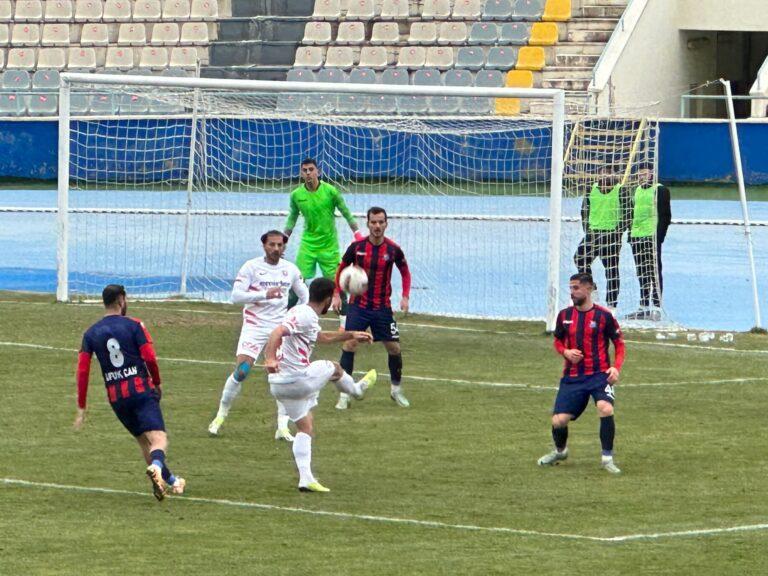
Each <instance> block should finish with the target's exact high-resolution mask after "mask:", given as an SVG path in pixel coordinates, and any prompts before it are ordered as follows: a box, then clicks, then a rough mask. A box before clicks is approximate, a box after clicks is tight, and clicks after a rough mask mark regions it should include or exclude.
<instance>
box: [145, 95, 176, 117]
mask: <svg viewBox="0 0 768 576" xmlns="http://www.w3.org/2000/svg"><path fill="white" fill-rule="evenodd" d="M147 104H148V110H147V112H148V113H149V114H183V113H184V106H183V105H182V104H181V102H179V101H176V100H174V98H173V97H172V96H171V95H168V96H166V98H164V99H163V100H159V99H156V98H147Z"/></svg>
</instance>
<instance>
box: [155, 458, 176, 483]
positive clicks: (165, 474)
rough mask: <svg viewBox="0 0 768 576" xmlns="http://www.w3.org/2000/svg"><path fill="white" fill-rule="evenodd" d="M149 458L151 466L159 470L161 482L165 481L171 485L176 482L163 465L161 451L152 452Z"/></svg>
mask: <svg viewBox="0 0 768 576" xmlns="http://www.w3.org/2000/svg"><path fill="white" fill-rule="evenodd" d="M149 457H150V458H152V464H153V465H155V466H157V467H159V468H160V470H161V472H162V474H163V480H165V481H166V483H168V484H173V483H174V482H176V477H175V476H174V475H173V474H172V473H171V471H170V470H169V469H168V467H167V466H166V465H165V452H163V451H162V450H152V452H150V453H149Z"/></svg>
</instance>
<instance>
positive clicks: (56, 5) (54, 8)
mask: <svg viewBox="0 0 768 576" xmlns="http://www.w3.org/2000/svg"><path fill="white" fill-rule="evenodd" d="M73 16H74V9H73V7H72V1H71V0H48V1H47V2H46V3H45V20H46V21H48V22H69V21H70V20H72V17H73Z"/></svg>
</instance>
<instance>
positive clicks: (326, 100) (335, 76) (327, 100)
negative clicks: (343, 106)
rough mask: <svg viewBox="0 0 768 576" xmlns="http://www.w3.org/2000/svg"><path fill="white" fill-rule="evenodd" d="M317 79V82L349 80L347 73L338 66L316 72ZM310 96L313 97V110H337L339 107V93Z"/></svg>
mask: <svg viewBox="0 0 768 576" xmlns="http://www.w3.org/2000/svg"><path fill="white" fill-rule="evenodd" d="M315 79H316V81H317V82H324V83H327V84H344V83H345V82H346V81H347V74H346V73H345V72H344V71H343V70H339V69H338V68H323V69H322V70H320V71H319V72H318V73H317V74H315ZM309 98H311V99H312V105H311V108H312V109H313V110H315V109H317V110H318V111H322V112H336V110H337V109H338V107H339V96H338V94H312V95H311V96H309ZM308 106H309V104H308Z"/></svg>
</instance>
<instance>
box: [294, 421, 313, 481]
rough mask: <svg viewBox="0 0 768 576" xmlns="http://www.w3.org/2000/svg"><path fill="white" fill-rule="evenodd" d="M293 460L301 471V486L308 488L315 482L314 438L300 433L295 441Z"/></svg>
mask: <svg viewBox="0 0 768 576" xmlns="http://www.w3.org/2000/svg"><path fill="white" fill-rule="evenodd" d="M293 458H294V460H296V468H298V469H299V486H308V485H309V484H312V482H314V481H315V477H314V476H313V475H312V436H310V435H309V434H306V433H305V432H299V433H298V434H296V437H295V438H294V440H293Z"/></svg>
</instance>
